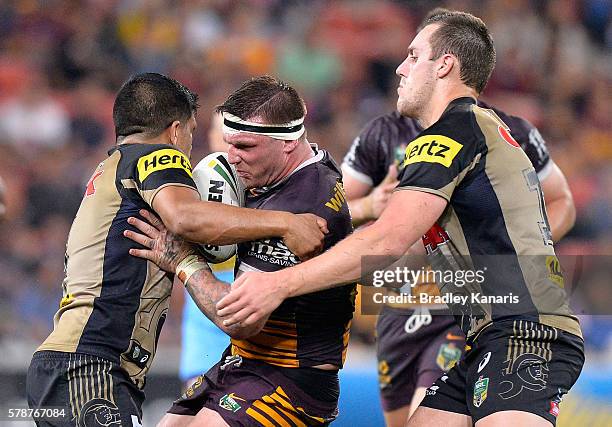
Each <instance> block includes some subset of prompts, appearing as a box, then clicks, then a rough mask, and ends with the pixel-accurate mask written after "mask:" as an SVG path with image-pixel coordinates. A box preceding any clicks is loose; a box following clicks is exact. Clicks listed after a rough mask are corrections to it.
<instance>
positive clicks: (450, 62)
mask: <svg viewBox="0 0 612 427" xmlns="http://www.w3.org/2000/svg"><path fill="white" fill-rule="evenodd" d="M455 65H457V66H458V65H459V64H458V63H457V58H456V57H455V56H454V55H451V54H449V53H447V54H445V55H442V56H441V57H440V60H439V61H438V64H437V69H436V72H437V74H438V78H440V79H442V78H444V77H446V76H447V75H448V74H449V73H450V72H451V71H452V70H453V68H454V67H455Z"/></svg>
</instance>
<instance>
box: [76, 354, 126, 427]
mask: <svg viewBox="0 0 612 427" xmlns="http://www.w3.org/2000/svg"><path fill="white" fill-rule="evenodd" d="M111 370H112V364H111V362H109V361H107V360H102V359H100V358H97V357H95V356H90V355H87V354H75V353H72V354H69V355H68V369H67V371H66V379H67V381H68V398H69V403H70V413H71V415H72V418H73V419H79V418H80V416H81V410H82V409H83V406H85V404H86V403H87V402H89V401H90V400H93V399H104V400H107V401H109V402H112V403H115V397H114V389H113V377H112V374H111Z"/></svg>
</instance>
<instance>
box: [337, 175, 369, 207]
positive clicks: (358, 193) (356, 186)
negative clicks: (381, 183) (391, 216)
mask: <svg viewBox="0 0 612 427" xmlns="http://www.w3.org/2000/svg"><path fill="white" fill-rule="evenodd" d="M342 172H343V177H342V182H343V186H344V191H345V192H346V198H347V199H348V200H354V199H359V198H360V197H364V196H367V195H368V194H369V193H370V191H371V190H372V184H369V183H366V182H364V181H362V180H359V179H357V178H355V177H354V176H352V175H351V172H350V171H347V170H346V168H345V167H343V168H342Z"/></svg>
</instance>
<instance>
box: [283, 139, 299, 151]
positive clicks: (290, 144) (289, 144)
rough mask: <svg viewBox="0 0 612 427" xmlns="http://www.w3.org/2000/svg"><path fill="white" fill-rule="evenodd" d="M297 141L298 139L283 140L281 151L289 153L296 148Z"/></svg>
mask: <svg viewBox="0 0 612 427" xmlns="http://www.w3.org/2000/svg"><path fill="white" fill-rule="evenodd" d="M299 143H300V140H299V139H294V140H285V141H284V144H283V152H284V153H287V154H289V153H291V152H292V151H293V150H295V149H296V147H297V146H298V144H299Z"/></svg>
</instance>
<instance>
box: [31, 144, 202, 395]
mask: <svg viewBox="0 0 612 427" xmlns="http://www.w3.org/2000/svg"><path fill="white" fill-rule="evenodd" d="M171 185H172V186H185V187H189V188H193V189H194V190H196V186H195V183H194V182H193V180H192V178H191V165H190V163H189V159H188V158H187V157H186V156H185V155H184V154H183V153H181V152H180V151H178V150H176V149H175V148H173V147H172V146H169V145H152V144H123V145H118V146H116V147H115V148H113V149H112V150H110V151H109V157H108V158H106V159H105V160H104V161H103V162H102V163H100V164H99V165H98V167H97V168H96V170H95V171H94V173H93V175H92V176H91V179H90V180H89V182H88V184H87V188H86V190H85V194H84V196H83V200H82V202H81V206H80V207H79V210H78V212H77V214H76V217H75V219H74V221H73V223H72V227H71V229H70V234H69V236H68V243H67V245H66V266H65V268H66V276H65V279H64V282H63V285H62V286H63V295H64V296H63V298H62V300H61V302H60V307H59V310H58V312H57V313H56V315H55V317H54V328H53V332H51V334H50V335H49V337H48V338H47V339H46V340H45V341H44V343H43V344H42V345H41V346H40V347H39V348H38V350H51V351H60V352H68V353H83V354H90V355H94V356H99V357H103V358H105V359H108V360H110V361H113V362H115V363H120V365H121V367H122V368H124V369H125V370H126V372H127V373H128V374H129V376H130V378H131V379H132V381H133V382H134V383H135V384H136V385H137V386H138V387H140V388H142V387H143V386H144V376H145V374H146V372H147V371H148V369H149V367H150V366H151V362H152V359H153V357H154V355H155V349H156V345H157V339H158V338H159V334H160V332H161V328H162V325H163V323H164V320H165V318H166V313H167V311H168V303H169V298H170V292H171V290H172V277H171V276H170V275H168V274H166V273H165V272H163V271H162V270H160V269H159V268H158V267H157V266H156V265H155V264H153V263H151V262H149V261H147V260H144V259H141V258H136V257H133V256H131V255H129V253H128V250H129V249H130V248H132V247H134V245H135V244H134V242H132V241H131V240H129V239H127V238H125V237H124V236H123V231H124V230H126V229H134V228H133V227H132V226H130V225H129V224H128V223H127V219H128V218H129V217H130V216H138V211H139V210H140V209H149V210H150V209H151V205H152V203H153V199H154V198H155V196H156V194H157V193H158V192H159V191H160V190H161V189H162V188H164V187H166V186H171ZM196 191H197V190H196Z"/></svg>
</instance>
